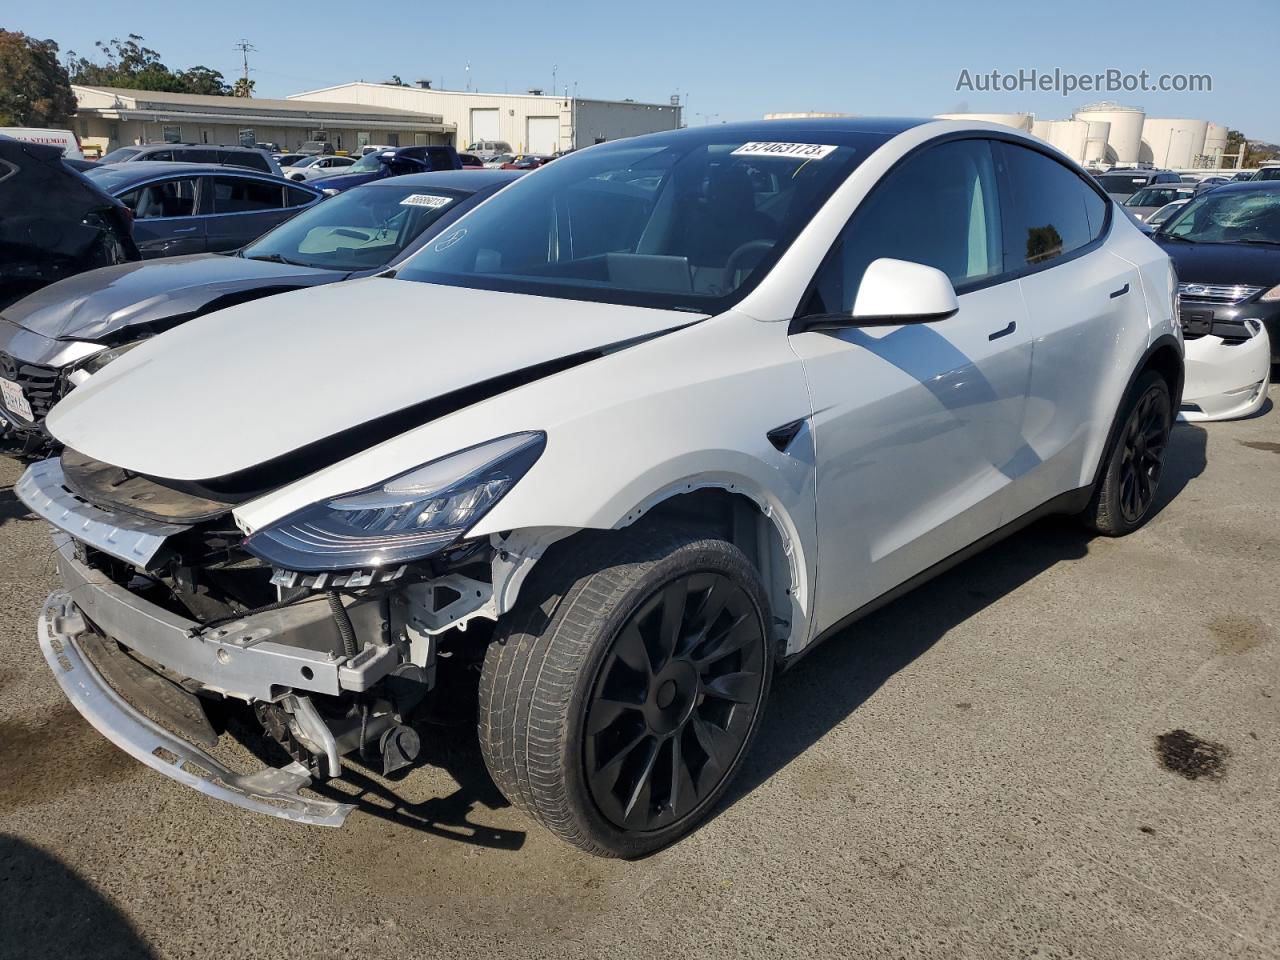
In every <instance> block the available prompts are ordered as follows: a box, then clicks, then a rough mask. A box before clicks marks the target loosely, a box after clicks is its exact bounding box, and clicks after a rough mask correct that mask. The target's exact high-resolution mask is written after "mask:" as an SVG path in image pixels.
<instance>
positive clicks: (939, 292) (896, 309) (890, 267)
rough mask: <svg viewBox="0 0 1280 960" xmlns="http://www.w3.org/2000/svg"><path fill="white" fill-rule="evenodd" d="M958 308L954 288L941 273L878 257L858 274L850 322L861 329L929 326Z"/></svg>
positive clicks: (931, 268)
mask: <svg viewBox="0 0 1280 960" xmlns="http://www.w3.org/2000/svg"><path fill="white" fill-rule="evenodd" d="M959 309H960V304H958V303H957V302H956V291H955V288H954V287H952V286H951V280H950V279H949V278H948V277H947V275H946V274H945V273H943V272H942V271H941V270H938V269H936V268H935V267H926V266H925V265H924V264H923V263H911V262H909V261H907V260H890V259H889V258H887V257H881V258H880V259H879V260H873V261H872V262H871V266H869V267H867V272H866V273H864V274H863V275H862V283H861V284H859V285H858V298H857V300H855V301H854V303H853V322H854V323H856V324H860V325H863V326H890V325H895V324H899V323H930V322H932V321H934V320H945V319H946V318H947V317H950V316H953V315H954V314H955V313H956V312H957V311H958V310H959Z"/></svg>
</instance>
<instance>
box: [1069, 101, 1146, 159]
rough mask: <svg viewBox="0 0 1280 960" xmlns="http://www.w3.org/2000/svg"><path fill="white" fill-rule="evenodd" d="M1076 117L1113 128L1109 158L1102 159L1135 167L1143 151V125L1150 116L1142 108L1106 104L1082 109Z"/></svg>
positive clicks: (1108, 132) (1111, 103) (1109, 138)
mask: <svg viewBox="0 0 1280 960" xmlns="http://www.w3.org/2000/svg"><path fill="white" fill-rule="evenodd" d="M1073 116H1074V119H1076V120H1085V121H1088V122H1091V123H1107V124H1109V125H1110V126H1109V127H1108V131H1107V148H1106V156H1105V157H1104V158H1103V160H1104V161H1105V162H1106V163H1110V164H1119V165H1121V166H1132V165H1134V164H1136V163H1137V162H1138V159H1139V154H1140V153H1141V150H1142V123H1143V121H1144V120H1145V119H1146V117H1147V115H1146V114H1145V113H1143V111H1142V109H1141V108H1139V107H1126V106H1124V105H1123V104H1120V103H1114V102H1112V101H1106V102H1104V103H1092V104H1089V105H1088V106H1087V107H1081V108H1080V109H1079V110H1077V111H1076V112H1075V114H1074V115H1073Z"/></svg>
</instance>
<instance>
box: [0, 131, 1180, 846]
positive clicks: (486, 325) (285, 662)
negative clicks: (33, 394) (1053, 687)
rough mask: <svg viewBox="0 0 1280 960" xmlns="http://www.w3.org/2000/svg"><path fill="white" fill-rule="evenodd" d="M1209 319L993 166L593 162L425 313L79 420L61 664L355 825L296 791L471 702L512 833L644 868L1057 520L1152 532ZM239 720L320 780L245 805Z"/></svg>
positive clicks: (187, 743)
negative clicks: (876, 631) (818, 697)
mask: <svg viewBox="0 0 1280 960" xmlns="http://www.w3.org/2000/svg"><path fill="white" fill-rule="evenodd" d="M404 202H405V203H413V204H420V205H423V206H431V205H432V204H436V203H439V202H441V201H440V198H437V197H435V196H433V195H432V194H431V193H430V192H429V191H424V192H423V193H422V194H421V195H415V197H414V198H411V199H407V200H405V201H404ZM1174 282H1175V279H1174V275H1173V271H1172V269H1171V266H1170V261H1169V258H1168V257H1167V256H1165V254H1164V253H1163V252H1162V251H1161V250H1160V249H1159V248H1158V247H1156V246H1155V245H1154V244H1153V243H1152V242H1151V241H1150V240H1148V239H1147V238H1146V237H1145V236H1143V234H1142V233H1141V232H1140V231H1139V230H1138V228H1137V227H1136V226H1134V225H1133V223H1132V221H1130V220H1129V219H1128V218H1127V217H1124V216H1119V215H1118V214H1117V212H1116V209H1115V205H1114V204H1112V203H1111V202H1109V200H1108V199H1107V197H1106V195H1105V194H1104V193H1103V192H1102V191H1101V190H1100V189H1099V187H1098V185H1097V184H1096V183H1095V182H1094V181H1093V180H1092V178H1090V177H1089V176H1088V175H1087V174H1086V173H1085V172H1084V171H1083V170H1081V169H1080V168H1079V167H1077V166H1075V165H1074V164H1072V163H1071V162H1070V161H1068V160H1067V159H1065V158H1064V157H1063V156H1062V155H1061V154H1060V153H1058V152H1057V151H1055V150H1053V149H1052V148H1050V147H1048V146H1046V145H1044V144H1042V143H1041V142H1040V141H1039V140H1037V139H1035V138H1033V137H1031V136H1028V135H1023V134H1021V133H1018V132H1016V131H1013V130H1011V129H1009V128H1007V127H1003V126H998V125H995V124H979V123H964V122H956V121H908V120H876V119H823V120H808V121H770V122H766V123H751V124H738V125H718V126H709V127H693V128H688V129H684V130H679V131H672V132H668V133H660V134H653V135H649V136H641V137H633V138H629V139H625V140H618V141H614V142H612V143H607V144H603V145H600V146H596V147H593V148H591V149H590V150H586V151H581V152H578V153H575V154H572V155H569V156H566V157H563V158H561V159H559V160H557V161H556V162H555V163H554V164H551V165H550V166H549V167H548V168H547V169H546V170H545V171H543V172H541V173H539V174H538V175H537V176H533V177H526V178H524V179H521V180H519V181H517V182H516V183H514V184H513V185H512V186H511V187H509V188H507V189H505V190H503V191H501V192H500V193H498V194H496V195H495V196H494V197H492V198H490V199H489V200H488V201H486V202H485V203H483V204H481V205H480V206H478V207H476V208H475V209H474V210H472V211H471V212H469V213H468V214H467V215H466V216H464V217H462V218H461V219H459V220H458V221H457V222H456V223H455V224H453V225H452V227H451V229H450V230H448V231H446V232H445V233H443V234H441V235H440V236H439V237H437V238H435V239H434V240H433V242H432V243H430V244H429V245H428V246H426V247H424V248H423V250H421V251H420V252H419V253H418V254H416V255H415V256H414V257H413V258H410V259H409V260H407V261H406V262H405V263H404V264H402V265H400V267H399V268H398V271H397V272H396V274H395V278H394V279H391V278H389V277H386V276H380V277H376V278H370V279H361V280H353V281H349V282H346V283H341V284H334V285H332V286H329V287H324V288H319V289H313V290H302V291H297V292H294V293H284V294H280V295H279V296H278V297H275V298H272V299H271V300H269V301H259V302H253V303H246V304H242V305H238V306H232V307H229V308H227V309H224V310H221V311H218V312H216V313H211V314H209V315H207V316H203V317H197V318H196V319H194V320H191V321H190V322H188V323H186V324H184V325H182V326H180V327H177V328H175V329H173V330H170V331H167V332H165V333H163V334H161V335H159V336H157V337H155V338H153V339H152V340H149V341H147V342H145V343H143V344H142V345H141V346H138V347H137V348H136V349H133V350H131V351H129V352H128V353H127V354H125V355H124V356H122V357H120V358H119V359H117V360H115V361H114V362H112V363H111V364H110V365H108V366H106V367H104V368H103V369H102V370H100V371H99V372H98V373H96V374H95V375H94V376H93V377H91V378H89V380H88V381H87V382H86V383H84V384H83V385H82V386H80V387H77V388H76V390H74V391H73V392H72V393H70V394H69V395H68V396H67V398H66V399H64V400H62V401H61V402H60V403H59V404H58V405H57V406H56V407H55V408H54V409H53V411H52V413H51V414H50V415H49V418H48V421H47V422H48V428H49V430H50V432H51V433H52V434H53V436H54V437H55V438H56V439H57V440H58V441H60V442H62V443H64V444H65V445H66V449H65V451H64V452H63V454H62V456H61V458H60V459H57V460H47V461H44V462H42V463H39V464H36V465H34V466H32V467H31V468H30V469H29V470H28V471H27V473H26V475H25V476H24V477H23V478H22V480H21V481H20V482H19V484H18V485H17V488H16V492H17V495H18V496H19V497H20V498H21V500H22V501H23V503H25V504H26V505H27V507H28V508H29V509H30V510H32V511H33V512H34V513H35V514H37V515H38V516H42V517H44V518H46V519H47V520H49V521H50V522H52V523H53V524H54V526H55V527H56V528H58V531H57V533H56V536H55V543H56V549H55V555H56V557H57V562H58V565H59V569H60V572H61V576H62V579H63V583H64V586H63V588H62V589H60V590H58V591H57V592H55V593H54V594H53V595H52V596H50V597H49V599H48V601H47V602H46V604H45V607H44V609H43V612H42V613H41V614H40V617H39V623H38V630H39V637H40V643H41V646H42V648H43V650H44V653H45V656H46V658H47V660H48V662H49V664H50V666H51V668H52V670H53V672H54V674H55V676H56V677H57V679H58V681H59V683H60V684H61V685H62V686H63V689H64V691H65V692H66V694H67V696H68V697H69V699H70V700H71V701H72V702H73V703H74V704H75V706H76V707H77V708H78V709H79V710H80V711H81V712H82V713H83V714H84V715H85V716H86V717H87V718H88V720H89V722H90V723H92V724H93V725H94V726H95V727H97V728H98V729H99V730H100V731H102V732H103V733H104V734H105V735H106V736H107V737H109V738H110V739H111V740H113V741H114V742H115V743H116V744H118V745H120V746H122V747H123V748H124V749H125V750H127V751H128V752H129V753H130V754H132V755H133V756H134V757H136V758H137V759H138V760H140V761H141V762H143V763H145V764H147V765H149V766H151V767H153V768H155V769H156V770H159V771H161V772H163V773H164V774H166V775H168V776H169V777H172V778H173V779H175V780H178V781H180V782H183V783H186V784H188V785H189V786H191V787H193V788H195V789H197V790H200V791H202V792H204V793H206V794H209V795H211V796H215V797H220V798H222V799H225V800H228V801H230V802H232V803H235V804H238V805H240V806H242V807H246V808H249V809H253V810H258V811H260V812H263V813H267V814H271V815H275V816H279V817H286V818H289V819H293V820H299V821H303V822H308V823H321V824H329V825H336V824H339V823H341V822H342V820H343V818H344V817H345V816H346V814H347V812H348V811H349V810H350V806H349V805H347V804H343V803H339V802H337V801H336V800H333V799H327V798H320V797H317V796H314V795H304V794H302V793H300V792H299V790H300V789H301V788H303V787H305V786H306V785H307V784H309V783H310V782H311V780H312V779H313V778H327V777H336V776H341V775H342V759H341V757H342V756H343V755H344V754H351V753H359V754H360V755H362V756H364V757H365V760H364V761H363V762H364V763H375V762H379V761H380V762H381V767H382V770H383V772H390V771H394V770H396V769H398V768H400V767H402V766H404V765H405V764H407V763H409V762H412V761H413V760H414V758H415V757H416V756H417V755H418V750H419V735H418V733H417V731H416V730H415V729H414V727H413V722H414V717H415V711H416V710H418V709H420V708H422V707H423V706H424V705H427V704H429V703H430V702H431V700H432V698H433V697H434V696H435V695H436V692H437V691H439V690H441V689H443V688H448V687H453V686H455V685H458V684H466V683H468V682H470V683H475V682H476V680H475V677H476V675H477V673H478V674H479V718H478V723H479V739H480V746H481V749H482V752H483V755H484V759H485V762H486V764H487V766H488V769H489V771H490V773H491V774H492V776H493V779H494V781H495V782H496V783H497V785H498V787H499V788H500V789H501V790H502V791H503V792H504V793H505V794H506V796H507V797H508V798H509V799H510V800H511V802H512V803H514V804H515V805H517V806H518V807H520V808H521V809H522V810H523V811H525V812H526V813H527V814H528V815H529V816H530V817H532V818H533V819H535V820H537V821H539V822H541V823H542V824H543V825H545V826H546V827H547V828H548V829H549V830H551V831H552V832H554V833H555V834H556V835H557V836H559V837H561V838H562V839H564V840H566V841H568V842H570V843H573V844H576V845H577V846H579V847H581V848H582V849H584V850H587V851H589V852H591V853H595V854H600V855H605V856H639V855H643V854H645V853H648V852H651V851H653V850H655V849H658V848H660V847H662V846H664V845H666V844H669V843H671V842H673V841H675V840H676V839H678V838H680V837H682V836H683V835H685V834H686V833H688V832H689V831H690V830H692V829H693V828H694V827H695V826H696V825H697V824H698V822H699V821H700V820H702V819H703V818H704V817H706V816H707V815H708V814H709V813H710V812H711V811H712V810H714V809H715V807H716V803H717V801H718V800H719V798H720V797H721V796H722V795H723V793H724V791H725V789H726V788H727V787H728V785H729V783H730V781H731V779H732V777H733V774H734V773H735V771H737V770H738V769H739V767H740V766H741V765H742V762H743V758H744V757H745V755H746V753H747V751H748V749H749V747H750V744H751V741H752V739H753V737H754V735H755V733H756V731H757V729H758V728H759V726H760V723H761V718H762V716H764V714H763V707H764V703H765V700H766V698H767V695H768V692H769V688H770V681H771V678H772V676H773V674H774V672H775V670H776V669H780V668H782V667H785V666H786V665H788V664H790V663H792V662H794V661H795V660H796V658H797V657H799V656H800V655H802V654H804V653H806V652H807V651H809V650H811V649H812V648H813V647H814V646H815V645H816V644H818V643H819V642H821V641H822V640H824V639H826V638H828V637H831V636H833V635H835V634H838V633H840V632H841V631H843V630H844V628H845V627H846V626H847V625H849V624H850V623H853V622H854V621H856V620H857V619H858V618H859V617H861V616H863V615H864V614H866V613H867V612H868V611H870V610H873V609H875V608H877V607H878V606H880V605H881V604H883V603H885V602H887V601H888V600H891V599H893V598H894V597H896V596H898V595H900V594H902V593H905V592H906V591H907V590H909V589H911V588H912V587H914V586H916V585H918V584H920V583H922V582H924V581H925V580H927V579H928V578H929V577H931V576H933V575H935V574H937V573H939V572H941V571H942V570H945V569H947V568H949V567H950V566H951V565H953V564H955V563H956V562H958V561H959V560H961V559H963V558H964V557H966V556H968V555H971V554H973V553H975V552H976V551H977V550H979V549H981V548H982V547H983V546H985V545H986V544H988V543H991V542H993V541H994V540H996V539H998V538H999V537H1001V536H1004V535H1006V534H1008V533H1010V532H1012V531H1014V530H1017V529H1019V528H1020V527H1022V526H1024V525H1025V524H1027V523H1029V522H1031V521H1032V520H1034V519H1036V518H1037V517H1041V516H1044V515H1047V514H1054V513H1061V514H1073V515H1077V516H1078V517H1079V518H1080V519H1081V521H1082V522H1083V523H1084V524H1085V525H1086V526H1087V527H1088V528H1089V529H1091V530H1094V531H1096V532H1098V533H1101V534H1103V535H1107V536H1119V535H1123V534H1126V533H1129V532H1130V531H1132V530H1135V529H1137V528H1138V527H1140V526H1141V525H1142V524H1143V523H1144V522H1146V520H1147V519H1148V518H1149V517H1150V516H1151V515H1152V513H1153V512H1154V510H1155V508H1156V506H1155V505H1156V503H1157V491H1158V488H1159V484H1160V480H1161V474H1162V470H1163V464H1164V459H1165V452H1166V449H1167V446H1168V443H1169V437H1170V427H1171V424H1172V421H1173V414H1174V411H1175V410H1176V409H1177V407H1178V402H1179V397H1180V395H1181V393H1182V376H1183V375H1182V366H1183V350H1182V340H1181V337H1180V333H1179V328H1178V326H1177V324H1176V322H1175V317H1174V297H1175V292H1174ZM353 315H358V316H359V318H360V320H359V322H358V323H353V322H352V317H353ZM1033 345H1034V349H1033ZM228 370H234V371H235V376H234V380H235V388H234V389H231V388H229V387H228V379H227V371H228ZM255 385H256V388H255ZM215 400H216V402H214V401H215ZM126 651H128V652H131V653H132V654H133V656H130V655H129V653H128V652H126ZM156 665H163V668H164V669H163V671H162V672H159V671H158V668H157V669H153V668H155V667H156ZM975 669H979V667H975ZM106 675H110V676H111V677H112V678H113V680H112V682H111V683H109V682H108V681H107V680H106V679H105V676H106ZM139 678H141V679H139ZM157 686H159V687H161V688H163V692H164V697H163V700H164V702H163V703H157V702H156V694H155V693H154V689H155V688H156V687H157ZM121 689H125V690H126V692H125V693H121V692H120V690H121ZM129 691H131V692H129ZM148 691H152V692H150V693H149V692H148ZM130 696H133V697H135V698H136V703H131V702H130V699H129V697H130ZM205 700H220V701H227V702H230V703H233V704H234V703H239V704H240V705H241V708H242V709H243V710H244V711H245V713H246V714H248V715H249V717H250V722H252V718H256V721H257V722H259V723H261V725H262V727H263V729H264V730H265V731H266V732H267V733H268V734H269V735H270V736H271V737H273V738H274V739H275V740H276V741H277V742H278V743H279V745H280V747H281V748H282V749H283V750H285V751H287V752H288V753H289V754H290V756H291V757H292V758H293V762H292V763H290V764H288V765H287V766H284V767H281V768H278V769H272V768H267V769H264V770H262V771H259V772H257V773H254V774H248V775H246V774H243V773H238V772H235V771H232V770H230V769H228V768H227V767H225V766H224V765H223V764H222V763H221V762H220V761H218V760H216V759H215V758H214V757H213V756H211V755H210V754H208V753H206V752H205V751H204V750H203V749H202V748H200V747H199V746H197V744H200V743H208V742H210V741H214V742H216V738H217V732H216V731H215V730H214V729H213V728H212V726H211V725H210V724H209V723H208V722H207V720H206V719H204V718H205V714H204V707H203V703H204V702H205ZM246 705H247V706H246ZM250 708H251V709H252V713H251V714H250V713H249V710H250ZM157 718H160V719H163V720H165V721H166V722H167V723H169V724H171V725H173V726H176V727H178V728H180V731H181V732H185V734H186V735H185V736H182V735H179V732H176V731H175V730H174V729H173V728H172V727H170V728H166V726H165V723H161V722H158V720H157ZM794 721H795V718H792V717H787V716H780V715H778V714H777V713H776V712H774V713H771V714H769V715H768V722H769V723H770V724H787V723H791V722H794ZM331 796H332V795H331Z"/></svg>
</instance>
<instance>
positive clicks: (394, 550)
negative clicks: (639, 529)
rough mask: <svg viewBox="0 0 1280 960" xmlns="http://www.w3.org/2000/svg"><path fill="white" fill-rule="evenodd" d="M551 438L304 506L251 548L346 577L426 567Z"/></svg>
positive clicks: (291, 565) (540, 436)
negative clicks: (353, 572) (361, 571)
mask: <svg viewBox="0 0 1280 960" xmlns="http://www.w3.org/2000/svg"><path fill="white" fill-rule="evenodd" d="M546 443H547V436H546V434H545V433H541V432H536V433H515V434H512V435H510V436H507V437H500V438H499V439H497V440H490V441H489V442H488V443H482V444H480V445H479V446H475V447H469V448H468V449H466V450H462V451H459V452H458V453H454V454H451V455H449V456H447V457H444V458H442V459H440V460H433V461H432V462H431V463H428V464H425V465H423V466H421V467H417V468H415V469H413V470H410V471H409V472H408V473H402V474H400V475H399V476H397V477H393V478H392V479H390V480H388V481H386V482H385V483H381V484H378V485H377V486H374V487H369V488H368V489H365V490H360V491H357V492H355V493H348V494H343V495H342V496H340V497H336V498H334V499H332V500H325V501H322V502H320V503H315V504H312V505H311V506H309V507H304V508H303V509H301V510H299V511H298V512H296V513H293V514H291V515H289V516H287V517H285V518H284V519H283V520H280V521H279V522H277V523H274V524H272V525H271V526H269V527H264V528H263V529H262V530H259V531H258V532H256V533H254V534H253V535H252V536H250V537H249V539H248V540H246V541H245V548H246V549H247V550H248V551H249V552H250V553H252V554H254V555H255V556H257V557H260V558H262V559H263V560H266V561H267V562H268V563H271V564H273V565H275V566H278V567H284V568H285V569H287V570H300V571H307V572H311V571H321V570H346V569H351V568H354V567H378V566H385V565H388V564H395V563H403V562H405V561H407V560H421V559H423V558H425V557H429V556H431V555H432V554H435V553H438V552H440V551H441V550H443V549H445V548H446V547H448V546H449V545H450V544H452V543H454V542H456V541H457V540H458V539H459V538H460V537H462V535H463V534H465V533H466V532H467V530H469V529H470V528H471V527H473V526H475V524H476V523H477V522H478V521H479V520H480V518H481V517H483V516H484V515H485V514H486V513H488V512H489V510H490V508H491V507H493V505H494V504H495V503H497V502H498V501H499V500H500V499H502V497H503V496H504V495H505V494H506V492H507V491H508V490H510V489H511V488H512V487H513V486H515V484H516V481H517V480H519V479H520V478H521V477H522V476H524V475H525V473H526V472H528V470H529V468H530V467H531V466H533V464H534V463H535V462H536V461H537V459H538V457H539V456H541V455H542V451H543V449H544V448H545V447H546Z"/></svg>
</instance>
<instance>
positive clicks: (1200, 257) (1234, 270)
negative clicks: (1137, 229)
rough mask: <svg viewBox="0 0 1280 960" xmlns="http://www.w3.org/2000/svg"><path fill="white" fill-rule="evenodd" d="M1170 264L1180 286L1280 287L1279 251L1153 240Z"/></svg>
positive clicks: (1244, 246) (1251, 245)
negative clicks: (1234, 285) (1205, 284)
mask: <svg viewBox="0 0 1280 960" xmlns="http://www.w3.org/2000/svg"><path fill="white" fill-rule="evenodd" d="M1152 239H1153V240H1155V241H1156V242H1157V243H1158V244H1160V248H1161V249H1162V250H1164V252H1165V253H1167V254H1168V255H1169V257H1170V258H1171V259H1172V260H1173V265H1174V267H1175V268H1176V269H1177V271H1178V280H1179V281H1181V282H1182V283H1221V284H1242V285H1244V286H1250V287H1272V286H1275V285H1276V284H1277V283H1280V247H1264V246H1261V245H1255V244H1249V243H1182V242H1181V241H1178V240H1167V239H1164V238H1162V237H1159V236H1156V237H1153V238H1152Z"/></svg>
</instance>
